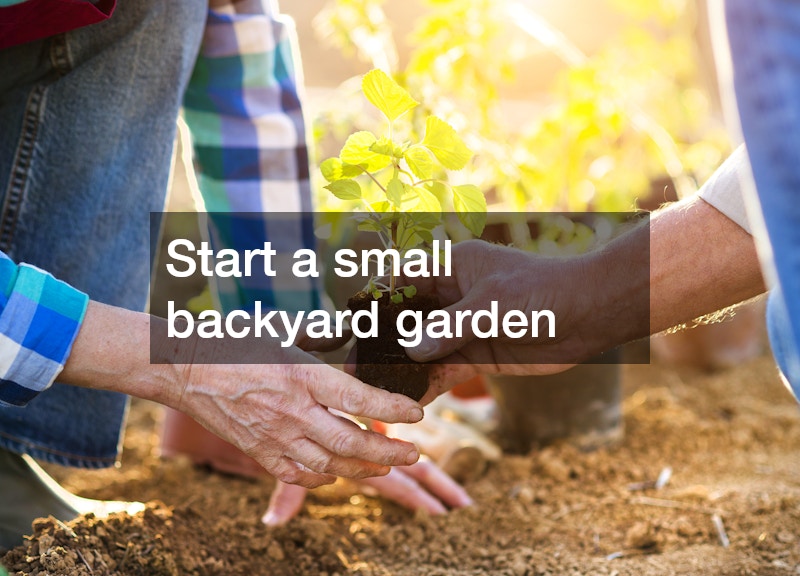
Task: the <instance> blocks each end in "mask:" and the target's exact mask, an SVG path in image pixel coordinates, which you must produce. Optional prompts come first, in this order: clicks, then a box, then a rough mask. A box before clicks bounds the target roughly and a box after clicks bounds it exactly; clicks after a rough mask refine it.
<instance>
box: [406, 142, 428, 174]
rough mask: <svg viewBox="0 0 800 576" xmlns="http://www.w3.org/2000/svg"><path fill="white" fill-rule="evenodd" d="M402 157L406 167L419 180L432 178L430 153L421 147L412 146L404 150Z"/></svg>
mask: <svg viewBox="0 0 800 576" xmlns="http://www.w3.org/2000/svg"><path fill="white" fill-rule="evenodd" d="M403 157H404V158H405V160H406V164H408V167H409V168H410V169H411V171H412V172H413V173H414V175H415V176H416V177H417V178H419V179H420V180H427V179H428V178H430V177H431V176H433V159H432V158H431V153H430V152H429V151H428V150H427V149H426V148H424V147H423V146H419V145H417V146H412V147H411V148H409V149H408V150H406V152H405V154H404V155H403Z"/></svg>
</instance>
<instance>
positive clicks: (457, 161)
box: [422, 116, 472, 170]
mask: <svg viewBox="0 0 800 576" xmlns="http://www.w3.org/2000/svg"><path fill="white" fill-rule="evenodd" d="M422 145H423V146H425V147H426V148H427V149H428V150H430V151H431V152H432V153H433V155H434V156H436V159H437V160H438V161H439V162H441V163H442V166H444V167H445V168H447V169H448V170H461V169H462V168H463V167H464V166H466V165H467V162H469V161H470V158H472V151H471V150H470V149H469V148H467V145H466V144H464V141H463V140H461V138H460V137H459V136H458V134H456V131H455V130H454V129H453V127H452V126H450V124H448V123H447V122H445V121H444V120H442V119H441V118H438V117H436V116H429V117H428V121H427V123H426V125H425V138H424V139H423V140H422Z"/></svg>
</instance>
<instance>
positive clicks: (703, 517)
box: [2, 356, 800, 576]
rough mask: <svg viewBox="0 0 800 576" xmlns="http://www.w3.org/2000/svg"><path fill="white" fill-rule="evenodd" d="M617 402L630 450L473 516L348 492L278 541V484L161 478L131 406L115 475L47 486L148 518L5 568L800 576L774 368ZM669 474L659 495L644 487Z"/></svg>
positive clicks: (544, 479)
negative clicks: (122, 504)
mask: <svg viewBox="0 0 800 576" xmlns="http://www.w3.org/2000/svg"><path fill="white" fill-rule="evenodd" d="M624 389H625V404H624V417H625V428H626V430H625V438H624V441H623V442H622V444H621V445H620V446H618V447H616V448H614V449H610V450H603V451H600V452H595V453H579V452H577V451H576V450H574V449H572V448H570V447H569V446H557V447H552V448H548V449H545V450H543V451H535V452H533V453H531V454H530V455H528V456H525V457H520V456H516V457H511V456H507V457H504V458H503V459H502V460H501V461H500V462H499V463H498V464H496V465H493V466H492V467H491V468H490V469H489V470H488V471H487V472H486V474H485V475H483V476H482V477H480V478H479V479H477V480H474V481H472V482H471V483H469V484H468V485H467V488H468V489H469V492H470V493H471V494H472V496H473V497H474V499H475V501H476V504H475V505H474V506H473V507H471V508H468V509H463V510H458V511H455V512H452V513H450V514H448V515H446V516H441V517H427V516H426V515H422V514H413V513H410V512H407V511H405V510H403V509H401V508H399V507H397V506H395V505H393V504H391V503H387V502H385V501H382V500H381V499H379V498H374V497H367V496H363V495H360V494H358V492H357V489H356V488H354V487H353V486H352V485H350V484H346V483H339V484H337V485H334V486H332V487H326V488H323V489H319V490H317V491H315V492H314V493H313V494H312V495H311V497H310V498H309V500H308V501H307V504H306V506H305V508H304V510H303V512H302V513H301V515H300V516H299V517H298V518H297V519H295V520H294V521H292V522H291V523H290V524H289V525H288V526H286V527H283V528H279V529H267V528H265V527H264V526H262V525H261V524H260V522H259V518H260V516H261V514H262V513H263V512H264V510H265V509H266V506H267V502H268V499H269V495H270V490H271V488H272V483H271V481H270V480H268V479H264V480H261V481H247V480H241V479H236V478H233V477H228V476H222V475H218V474H214V473H211V472H209V471H206V470H201V469H195V468H193V467H192V466H191V465H190V464H189V463H188V462H186V461H182V460H180V459H178V460H173V461H168V462H164V461H161V460H160V459H159V457H158V428H159V422H160V420H161V418H162V415H161V411H160V409H159V407H158V406H155V405H153V404H149V403H146V402H138V401H137V402H135V403H134V404H133V409H132V412H131V417H130V422H129V427H128V432H127V436H126V439H125V454H124V460H123V463H122V466H121V468H119V469H115V470H106V471H99V472H97V471H94V472H87V471H70V470H66V469H60V468H55V469H53V468H52V467H51V468H50V470H51V471H52V472H53V473H54V475H56V477H57V478H58V479H59V480H60V481H62V482H63V483H64V485H65V486H66V487H67V488H69V489H71V490H73V491H75V492H78V493H80V494H81V495H84V496H88V497H92V498H113V499H129V500H141V501H146V502H148V503H149V504H148V508H147V510H146V511H145V512H143V513H141V514H139V515H136V516H134V517H127V516H117V517H111V518H109V519H105V520H97V519H94V518H83V519H79V520H77V521H74V522H72V523H70V524H69V525H60V524H56V523H54V522H53V521H48V520H43V521H40V522H39V523H37V524H36V526H35V530H36V532H35V535H34V537H33V538H31V539H30V541H29V542H28V543H27V544H26V545H25V546H23V547H19V548H17V549H15V550H12V551H11V552H9V553H8V554H7V555H6V556H5V557H4V558H2V563H3V564H4V565H6V566H7V567H8V569H9V570H10V572H11V573H12V574H40V575H45V574H53V575H55V574H59V575H77V574H80V575H90V574H94V575H101V574H130V575H162V574H163V575H172V574H192V575H195V574H196V575H212V574H225V575H239V574H241V575H248V576H249V575H260V574H265V575H266V574H269V575H283V574H287V575H288V574H303V575H306V574H309V575H313V576H317V575H319V576H325V575H327V576H334V575H337V574H338V575H339V576H344V575H346V574H361V575H364V576H367V575H374V576H377V575H389V574H392V575H398V576H400V575H409V576H411V575H414V576H419V575H429V576H434V575H439V576H446V575H454V574H464V575H466V574H470V575H483V574H497V575H513V576H525V575H528V576H533V575H543V574H551V575H556V574H558V575H562V574H565V575H578V574H603V575H609V576H610V575H618V576H622V575H640V576H648V575H656V574H659V575H660V574H759V575H773V574H774V575H779V574H780V575H784V574H800V448H799V446H800V410H799V409H798V407H797V405H796V404H795V402H794V400H793V399H792V398H791V396H790V395H789V393H788V392H787V391H786V390H785V389H784V388H783V387H782V385H781V384H780V382H779V380H778V378H777V376H776V371H775V368H774V365H773V363H772V361H771V360H770V359H769V358H768V357H766V356H764V357H761V358H758V359H756V360H754V361H751V362H749V363H747V364H745V365H742V366H740V367H738V368H735V369H731V370H728V371H726V372H722V373H718V374H713V375H707V374H701V373H697V372H691V371H676V370H673V369H669V368H665V367H663V366H658V365H651V366H626V367H625V368H624ZM665 467H671V468H672V472H673V473H672V477H671V479H670V481H669V483H668V484H667V485H666V486H665V487H663V488H661V489H655V488H652V487H651V488H644V489H641V488H642V486H641V485H640V486H636V484H637V483H639V484H641V483H647V482H650V483H651V484H652V481H654V480H656V478H657V477H658V476H659V473H660V472H661V471H662V470H663V469H664V468H665ZM637 488H638V489H637ZM715 521H716V524H715ZM717 526H719V528H720V529H721V530H722V531H724V535H725V536H724V537H723V536H721V534H722V532H721V531H720V530H718V528H717ZM725 537H726V538H727V539H729V541H730V544H729V546H728V547H725V546H724V545H723V543H722V542H723V540H724V538H725Z"/></svg>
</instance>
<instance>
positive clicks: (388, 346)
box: [347, 292, 439, 400]
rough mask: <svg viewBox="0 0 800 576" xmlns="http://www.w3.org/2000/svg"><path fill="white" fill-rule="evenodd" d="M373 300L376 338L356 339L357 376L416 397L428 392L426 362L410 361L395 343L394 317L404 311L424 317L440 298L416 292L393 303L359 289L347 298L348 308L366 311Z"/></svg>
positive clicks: (367, 381)
mask: <svg viewBox="0 0 800 576" xmlns="http://www.w3.org/2000/svg"><path fill="white" fill-rule="evenodd" d="M372 302H377V303H378V337H377V338H359V339H358V346H357V348H356V374H355V375H356V378H358V379H359V380H361V381H362V382H366V383H367V384H371V385H372V386H375V387H377V388H380V389H382V390H389V391H390V392H396V393H399V394H405V395H406V396H409V397H411V398H413V399H414V400H419V399H420V398H422V397H423V396H424V395H425V392H427V391H428V365H427V364H422V363H420V362H415V361H413V360H411V359H410V358H409V357H408V355H407V354H406V349H405V348H404V347H403V346H402V345H401V344H400V343H399V342H398V339H399V338H401V336H400V332H398V330H397V317H398V316H399V315H400V314H401V313H402V312H403V311H405V310H416V311H420V312H422V316H423V318H425V317H426V316H427V315H428V313H429V312H432V311H433V310H437V309H439V301H438V300H437V299H436V298H435V297H431V296H426V295H423V294H417V295H416V296H414V297H413V298H405V299H404V300H403V301H402V302H400V303H395V302H392V301H391V300H390V299H389V298H388V297H387V296H386V295H384V296H383V297H382V298H380V299H378V300H375V299H374V298H373V297H372V295H370V294H367V293H366V292H359V293H357V294H356V295H355V296H353V297H352V298H350V299H349V300H348V301H347V307H348V308H349V309H350V310H351V311H352V312H353V313H355V312H357V311H359V310H369V309H370V305H371V303H372Z"/></svg>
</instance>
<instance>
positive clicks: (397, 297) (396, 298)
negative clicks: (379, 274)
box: [392, 292, 403, 304]
mask: <svg viewBox="0 0 800 576" xmlns="http://www.w3.org/2000/svg"><path fill="white" fill-rule="evenodd" d="M392 302H394V303H395V304H402V303H403V294H402V293H400V292H395V293H394V294H392Z"/></svg>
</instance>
